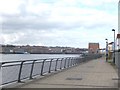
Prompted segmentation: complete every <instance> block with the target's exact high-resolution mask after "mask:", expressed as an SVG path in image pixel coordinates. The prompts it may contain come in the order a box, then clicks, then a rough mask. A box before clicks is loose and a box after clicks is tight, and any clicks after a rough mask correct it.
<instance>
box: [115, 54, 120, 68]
mask: <svg viewBox="0 0 120 90" xmlns="http://www.w3.org/2000/svg"><path fill="white" fill-rule="evenodd" d="M115 64H116V66H117V67H118V68H120V52H116V53H115Z"/></svg>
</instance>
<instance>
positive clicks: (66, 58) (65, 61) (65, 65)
mask: <svg viewBox="0 0 120 90" xmlns="http://www.w3.org/2000/svg"><path fill="white" fill-rule="evenodd" d="M66 60H67V58H65V63H64V68H66Z"/></svg>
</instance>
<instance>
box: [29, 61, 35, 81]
mask: <svg viewBox="0 0 120 90" xmlns="http://www.w3.org/2000/svg"><path fill="white" fill-rule="evenodd" d="M35 61H36V60H34V61H33V63H32V66H31V72H30V79H33V78H32V74H33V68H34V64H35Z"/></svg>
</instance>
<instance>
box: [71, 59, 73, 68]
mask: <svg viewBox="0 0 120 90" xmlns="http://www.w3.org/2000/svg"><path fill="white" fill-rule="evenodd" d="M72 61H73V57H72V59H71V66H72Z"/></svg>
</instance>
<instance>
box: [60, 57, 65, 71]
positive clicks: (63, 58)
mask: <svg viewBox="0 0 120 90" xmlns="http://www.w3.org/2000/svg"><path fill="white" fill-rule="evenodd" d="M63 59H64V58H62V59H61V63H60V69H62V61H63Z"/></svg>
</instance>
